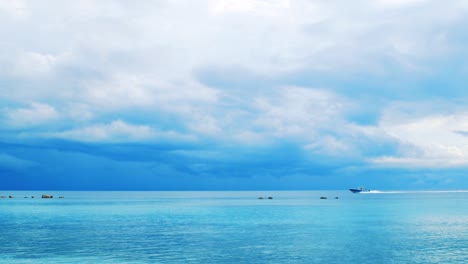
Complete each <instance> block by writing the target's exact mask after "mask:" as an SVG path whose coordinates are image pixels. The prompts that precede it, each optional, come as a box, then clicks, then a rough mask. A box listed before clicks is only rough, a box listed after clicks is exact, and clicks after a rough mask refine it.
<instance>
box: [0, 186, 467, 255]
mask: <svg viewBox="0 0 468 264" xmlns="http://www.w3.org/2000/svg"><path fill="white" fill-rule="evenodd" d="M43 193H49V194H51V195H54V198H53V199H41V198H40V196H41V194H43ZM0 195H6V196H8V195H14V196H15V198H12V199H9V198H4V199H0V263H185V264H188V263H320V264H324V263H325V264H329V263H360V264H362V263H381V264H383V263H468V192H464V191H459V192H430V191H427V192H410V191H406V192H405V191H401V192H397V191H396V192H383V191H382V192H378V191H376V192H371V193H361V194H352V193H351V192H349V191H245V192H243V191H242V192H241V191H239V192H236V191H233V192H231V191H223V192H214V191H213V192H65V191H49V192H38V191H15V192H13V191H0ZM32 195H34V196H35V197H36V198H35V199H31V198H24V197H31V196H32ZM62 195H63V196H64V197H65V198H64V199H58V196H62ZM260 196H262V197H265V198H266V197H268V196H271V197H273V199H258V197H260ZM322 196H323V197H327V198H328V199H319V198H320V197H322ZM335 197H338V199H335Z"/></svg>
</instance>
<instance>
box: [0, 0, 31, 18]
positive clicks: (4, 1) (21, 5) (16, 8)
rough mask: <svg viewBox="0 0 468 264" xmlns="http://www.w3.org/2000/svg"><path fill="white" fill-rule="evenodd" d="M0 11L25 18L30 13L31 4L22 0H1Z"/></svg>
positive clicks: (14, 16)
mask: <svg viewBox="0 0 468 264" xmlns="http://www.w3.org/2000/svg"><path fill="white" fill-rule="evenodd" d="M0 11H4V12H6V13H8V14H10V15H11V16H12V17H13V18H15V19H24V18H26V17H27V16H28V15H29V14H30V10H29V5H28V4H27V2H26V1H22V0H1V1H0Z"/></svg>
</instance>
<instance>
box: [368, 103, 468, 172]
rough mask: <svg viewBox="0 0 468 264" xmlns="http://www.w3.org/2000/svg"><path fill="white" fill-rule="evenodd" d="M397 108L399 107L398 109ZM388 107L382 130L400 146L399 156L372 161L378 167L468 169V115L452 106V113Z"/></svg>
mask: <svg viewBox="0 0 468 264" xmlns="http://www.w3.org/2000/svg"><path fill="white" fill-rule="evenodd" d="M398 106H399V107H400V108H398ZM407 106H408V105H407V104H400V103H397V104H396V106H393V107H389V108H388V110H387V112H386V113H385V114H384V116H383V119H382V120H381V121H380V123H379V129H380V130H381V131H382V132H384V133H386V134H387V135H388V136H390V137H392V138H394V139H396V140H398V142H400V144H401V148H400V150H399V153H398V156H385V157H377V158H374V159H371V162H373V163H375V164H378V165H381V166H383V165H388V166H402V167H411V166H412V167H456V166H468V137H467V136H466V135H465V132H466V131H468V112H465V111H460V110H459V109H457V108H458V107H452V108H453V109H449V110H452V112H451V113H433V112H430V111H429V112H426V111H425V110H423V109H425V108H426V107H427V105H420V104H417V103H414V104H412V106H413V108H414V111H412V112H407V111H408V108H407Z"/></svg>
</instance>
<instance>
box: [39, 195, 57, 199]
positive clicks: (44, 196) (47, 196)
mask: <svg viewBox="0 0 468 264" xmlns="http://www.w3.org/2000/svg"><path fill="white" fill-rule="evenodd" d="M42 198H45V199H46V198H54V196H52V195H48V194H43V195H42Z"/></svg>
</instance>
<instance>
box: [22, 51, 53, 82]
mask: <svg viewBox="0 0 468 264" xmlns="http://www.w3.org/2000/svg"><path fill="white" fill-rule="evenodd" d="M56 60H57V59H56V57H54V56H52V55H50V54H41V53H37V52H26V53H22V54H20V56H19V57H18V59H17V61H16V63H15V65H14V67H13V75H15V76H19V77H36V76H41V75H46V74H49V73H51V71H52V69H53V67H54V64H55V62H56Z"/></svg>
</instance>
